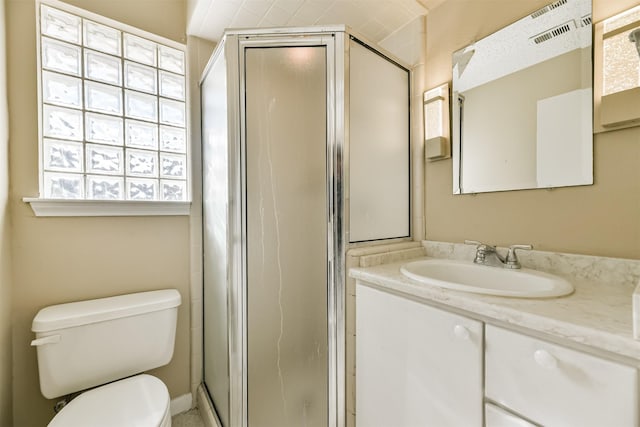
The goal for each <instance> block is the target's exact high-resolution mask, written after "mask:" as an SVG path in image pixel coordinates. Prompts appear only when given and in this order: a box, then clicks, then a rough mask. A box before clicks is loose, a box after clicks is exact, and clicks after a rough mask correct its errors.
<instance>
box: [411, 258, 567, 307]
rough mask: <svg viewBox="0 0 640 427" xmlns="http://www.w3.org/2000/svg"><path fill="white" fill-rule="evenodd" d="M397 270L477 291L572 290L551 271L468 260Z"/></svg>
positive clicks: (533, 293)
mask: <svg viewBox="0 0 640 427" xmlns="http://www.w3.org/2000/svg"><path fill="white" fill-rule="evenodd" d="M400 271H401V272H402V274H404V275H405V276H407V277H409V278H410V279H413V280H417V281H419V282H422V283H426V284H428V285H434V286H439V287H441V288H447V289H454V290H456V291H466V292H474V293H478V294H488V295H499V296H505V297H518V298H549V297H559V296H562V295H568V294H570V293H571V292H573V286H572V285H571V283H569V282H567V281H566V280H565V279H563V278H561V277H558V276H554V275H553V274H548V273H543V272H540V271H536V270H530V269H527V268H522V269H517V270H510V269H507V268H500V267H489V266H485V265H478V264H474V263H473V262H470V261H458V260H450V259H427V260H421V261H414V262H410V263H407V264H405V265H403V266H402V268H401V269H400Z"/></svg>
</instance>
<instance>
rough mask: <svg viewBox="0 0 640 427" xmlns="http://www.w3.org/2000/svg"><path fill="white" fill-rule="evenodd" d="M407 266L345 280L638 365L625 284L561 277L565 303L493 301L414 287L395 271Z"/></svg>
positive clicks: (360, 272) (363, 271)
mask: <svg viewBox="0 0 640 427" xmlns="http://www.w3.org/2000/svg"><path fill="white" fill-rule="evenodd" d="M423 259H428V258H427V257H425V258H423ZM406 262H407V261H402V262H396V263H390V264H384V265H378V266H374V267H365V268H353V269H351V270H350V273H349V274H350V276H351V277H353V278H355V279H356V280H361V281H365V282H368V283H370V284H373V285H375V286H377V287H379V288H383V289H387V290H391V291H393V292H395V293H400V294H406V295H410V296H412V297H414V298H418V299H421V300H425V301H426V302H427V303H429V302H431V303H435V304H436V305H439V306H444V307H451V308H453V309H455V310H457V311H462V312H464V313H467V314H468V315H469V316H470V317H476V318H478V319H480V320H483V321H485V322H488V323H495V324H498V325H500V324H502V325H506V326H513V327H515V328H517V329H519V328H525V329H526V330H528V331H531V332H532V333H533V334H534V335H539V336H542V337H548V338H550V339H552V340H554V341H556V342H559V343H566V344H569V345H571V344H577V346H578V347H580V348H584V347H585V346H586V347H588V348H589V349H593V350H595V351H596V352H599V351H604V352H605V353H606V354H608V355H620V356H623V357H624V358H625V359H626V358H631V359H634V360H633V361H632V362H637V363H640V341H636V340H635V339H634V338H633V322H632V298H631V295H632V293H633V287H631V286H629V285H628V284H625V283H612V282H610V281H607V283H603V282H602V279H598V278H592V279H588V278H576V277H566V276H564V277H565V278H566V279H567V280H569V281H570V282H571V283H572V284H573V285H574V287H575V292H574V293H573V294H571V295H568V296H565V297H560V298H545V299H527V298H507V297H496V296H488V295H481V294H473V293H468V292H461V291H454V290H449V289H443V288H439V287H437V286H431V285H427V284H423V283H419V282H416V281H414V280H411V279H409V278H407V277H405V276H404V275H402V273H400V267H401V266H402V265H403V264H404V263H406ZM487 268H489V267H487ZM559 275H560V274H559Z"/></svg>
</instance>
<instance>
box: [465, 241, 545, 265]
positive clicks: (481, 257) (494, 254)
mask: <svg viewBox="0 0 640 427" xmlns="http://www.w3.org/2000/svg"><path fill="white" fill-rule="evenodd" d="M464 243H466V244H467V245H476V257H475V258H474V259H473V262H474V263H476V264H480V265H488V266H491V267H503V268H511V269H518V268H522V266H521V265H520V261H519V260H518V255H517V254H516V250H518V249H524V250H531V249H533V246H531V245H511V246H509V252H507V256H506V257H504V256H502V255H500V254H499V253H498V251H497V250H496V247H495V246H492V245H488V244H486V243H482V242H478V241H475V240H465V241H464Z"/></svg>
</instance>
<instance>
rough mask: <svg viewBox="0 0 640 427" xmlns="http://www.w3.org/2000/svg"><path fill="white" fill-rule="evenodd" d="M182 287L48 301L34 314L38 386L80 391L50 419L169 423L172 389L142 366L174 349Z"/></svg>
mask: <svg viewBox="0 0 640 427" xmlns="http://www.w3.org/2000/svg"><path fill="white" fill-rule="evenodd" d="M179 305H180V294H179V293H178V291H176V290H175V289H168V290H161V291H152V292H141V293H136V294H128V295H120V296H116V297H109V298H101V299H95V300H89V301H80V302H73V303H68V304H59V305H55V306H50V307H46V308H44V309H42V310H40V311H39V312H38V314H37V315H36V317H35V318H34V319H33V324H32V330H33V332H35V333H36V339H35V340H33V341H32V343H31V345H33V346H35V347H36V348H37V352H38V373H39V377H40V390H41V392H42V394H43V395H44V396H45V397H46V398H49V399H53V398H57V397H60V396H64V395H68V394H71V393H76V392H82V391H83V390H86V391H84V392H82V393H81V394H80V395H78V396H77V397H76V398H74V399H73V400H71V401H70V402H69V403H68V404H67V405H66V406H64V407H63V408H62V410H61V411H60V412H58V414H57V415H56V416H55V417H54V418H53V420H52V421H51V422H50V423H49V427H87V426H91V427H115V426H122V427H169V426H171V414H170V409H169V403H170V398H169V392H168V390H167V387H166V386H165V385H164V383H163V382H162V381H161V380H160V379H158V378H156V377H154V376H151V375H148V374H142V373H141V372H144V371H147V370H149V369H153V368H157V367H159V366H163V365H166V364H167V363H169V361H170V360H171V357H172V355H173V347H174V342H175V331H176V320H177V309H178V306H179Z"/></svg>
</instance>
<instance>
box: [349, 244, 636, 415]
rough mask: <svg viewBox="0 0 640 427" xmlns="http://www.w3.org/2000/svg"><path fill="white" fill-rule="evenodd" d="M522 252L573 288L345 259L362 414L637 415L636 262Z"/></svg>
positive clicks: (357, 404) (531, 261) (358, 407)
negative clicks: (509, 290)
mask: <svg viewBox="0 0 640 427" xmlns="http://www.w3.org/2000/svg"><path fill="white" fill-rule="evenodd" d="M459 246H462V245H459ZM450 248H453V249H452V250H451V253H449V254H448V255H452V254H456V250H455V245H452V246H451V247H450ZM440 249H441V248H440ZM437 251H438V248H436V250H435V251H434V250H433V248H432V250H431V251H430V250H429V248H427V253H428V254H430V255H433V254H434V252H437ZM458 252H459V251H458ZM436 255H443V254H442V253H440V254H436ZM457 255H458V256H459V255H460V253H457ZM525 262H527V263H529V264H531V263H533V264H536V263H537V264H538V266H545V267H546V269H548V270H551V271H550V272H553V273H554V274H561V275H562V276H563V277H565V278H566V279H567V280H569V281H571V282H572V284H573V285H574V287H575V292H574V293H573V294H571V295H569V296H565V297H560V298H545V299H524V298H504V297H496V296H487V295H478V294H472V293H467V292H460V291H455V290H450V289H443V288H439V287H436V286H430V285H426V284H421V283H419V282H417V281H414V280H411V279H409V278H407V277H405V276H403V275H402V274H401V272H400V268H401V267H402V265H404V264H405V263H406V261H404V262H397V263H391V264H386V265H380V266H374V267H369V268H355V269H352V270H351V272H350V275H351V277H353V278H355V279H356V307H357V310H356V423H357V426H359V427H377V426H389V425H393V426H397V427H402V426H406V427H414V426H422V425H438V426H446V425H450V426H458V425H465V426H483V425H484V426H529V425H545V426H554V425H558V426H605V425H607V426H636V425H638V422H639V408H638V407H639V405H638V372H637V367H638V365H639V363H640V342H638V341H635V340H634V339H633V334H632V321H631V320H632V319H631V317H632V308H631V294H632V292H633V287H634V283H635V282H637V275H638V273H640V268H639V267H640V263H638V262H637V261H625V260H612V259H602V258H596V257H583V256H575V255H566V254H562V255H558V254H548V253H542V252H537V253H533V254H532V255H531V256H530V259H527V260H526V261H525ZM486 268H495V267H486Z"/></svg>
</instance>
